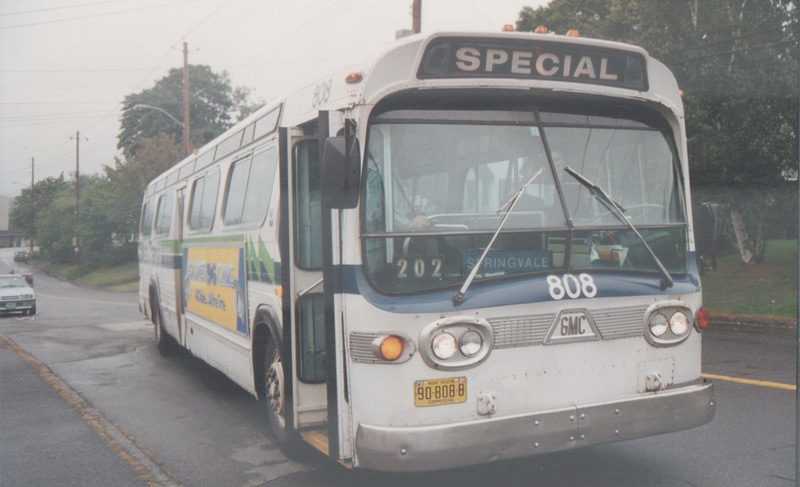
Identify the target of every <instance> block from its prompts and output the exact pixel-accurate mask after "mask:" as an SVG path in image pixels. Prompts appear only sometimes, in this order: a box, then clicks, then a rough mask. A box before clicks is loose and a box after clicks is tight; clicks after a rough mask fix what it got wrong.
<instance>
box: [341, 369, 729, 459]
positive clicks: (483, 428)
mask: <svg viewBox="0 0 800 487" xmlns="http://www.w3.org/2000/svg"><path fill="white" fill-rule="evenodd" d="M715 410H716V403H715V392H714V384H713V383H712V382H710V381H707V380H703V381H701V382H698V383H693V384H691V385H685V386H682V387H677V388H673V389H669V390H665V391H660V392H653V393H646V394H638V395H636V396H632V397H627V398H623V399H620V400H617V401H608V402H603V403H595V404H585V405H579V406H573V407H568V408H564V409H558V410H550V411H542V412H537V413H531V414H521V415H516V416H504V417H488V418H486V419H484V420H476V421H469V422H463V423H455V424H443V425H430V426H412V427H386V426H373V425H367V424H359V426H358V432H357V434H356V462H357V465H358V466H360V467H364V468H368V469H373V470H384V471H424V470H441V469H447V468H453V467H459V466H464V465H474V464H480V463H487V462H493V461H497V460H505V459H509V458H519V457H526V456H532V455H538V454H543V453H552V452H557V451H563V450H568V449H572V448H578V447H584V446H591V445H598V444H603V443H611V442H615V441H622V440H630V439H634V438H642V437H645V436H652V435H658V434H662V433H670V432H674V431H681V430H685V429H690V428H694V427H697V426H700V425H703V424H705V423H708V422H709V421H711V420H712V419H713V418H714V412H715Z"/></svg>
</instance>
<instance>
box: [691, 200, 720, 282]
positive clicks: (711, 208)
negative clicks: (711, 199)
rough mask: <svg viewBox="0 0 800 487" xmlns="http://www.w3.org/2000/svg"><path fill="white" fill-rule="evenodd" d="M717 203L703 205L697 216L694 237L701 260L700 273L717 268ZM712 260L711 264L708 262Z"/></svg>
mask: <svg viewBox="0 0 800 487" xmlns="http://www.w3.org/2000/svg"><path fill="white" fill-rule="evenodd" d="M718 210H719V205H718V204H717V203H703V205H702V206H701V207H700V212H699V214H698V215H696V216H695V219H694V220H695V221H694V224H695V227H694V236H695V244H696V248H697V255H698V256H699V258H700V271H701V272H703V271H705V270H714V269H716V268H717V252H716V246H717V213H718ZM706 258H710V260H711V262H707V261H706Z"/></svg>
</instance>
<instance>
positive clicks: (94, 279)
mask: <svg viewBox="0 0 800 487" xmlns="http://www.w3.org/2000/svg"><path fill="white" fill-rule="evenodd" d="M45 269H46V270H47V271H48V272H50V273H51V274H58V275H60V276H64V277H66V278H67V279H69V280H71V281H75V282H78V283H80V284H84V285H87V286H94V287H103V288H108V289H112V290H115V291H135V290H137V289H138V288H139V263H138V262H127V263H125V264H122V265H119V266H116V267H100V268H95V269H92V268H89V267H85V266H75V265H70V264H55V263H53V264H49V265H47V266H46V267H45Z"/></svg>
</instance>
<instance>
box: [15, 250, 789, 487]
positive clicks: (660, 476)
mask: <svg viewBox="0 0 800 487" xmlns="http://www.w3.org/2000/svg"><path fill="white" fill-rule="evenodd" d="M12 255H13V251H11V250H10V249H0V272H4V266H5V267H6V269H7V268H8V266H14V267H16V268H17V269H18V270H21V269H23V268H27V266H26V265H24V264H16V265H15V264H14V263H13V262H11V260H12ZM33 272H34V276H35V282H36V290H37V293H38V300H39V303H38V311H39V313H38V314H37V316H36V317H35V318H34V319H27V318H15V317H2V318H0V334H1V335H2V337H6V338H7V340H6V341H3V340H2V339H1V338H0V484H2V485H3V486H4V487H7V486H28V485H82V486H84V485H98V486H100V485H124V486H128V485H130V486H139V485H165V486H169V485H183V486H191V487H194V486H198V487H204V486H215V487H216V486H223V485H224V486H269V487H284V486H287V487H289V486H291V487H298V486H329V485H333V486H351V485H354V486H373V485H392V486H393V485H397V486H401V485H402V486H403V487H407V486H409V485H421V486H439V487H440V486H449V485H463V486H478V485H481V486H483V485H486V484H492V485H526V486H529V485H542V486H576V485H592V486H641V485H647V486H684V485H685V486H753V485H759V486H790V485H795V481H794V459H795V410H796V409H795V392H794V391H793V390H791V386H793V384H794V379H795V365H794V364H795V357H796V352H795V335H794V331H793V330H784V329H768V330H767V329H765V328H763V327H756V328H752V329H745V330H741V331H733V330H730V329H714V327H712V329H710V330H708V331H706V332H705V333H706V336H705V340H704V349H703V353H704V372H705V373H707V374H710V375H713V376H715V377H718V378H717V379H715V381H716V384H717V403H718V408H717V415H716V418H715V419H714V421H713V422H711V423H710V424H708V425H705V426H703V427H700V428H698V429H694V430H690V431H685V432H680V433H675V434H669V435H663V436H659V437H654V438H645V439H640V440H635V441H629V442H623V443H618V444H612V445H604V446H598V447H592V448H586V449H583V450H577V451H574V452H569V453H562V454H554V455H545V456H540V457H534V458H529V459H522V460H516V461H507V462H500V463H495V464H489V465H482V466H476V467H471V468H463V469H457V470H451V471H445V472H434V473H424V474H406V475H398V474H391V475H388V474H380V473H374V472H364V471H349V470H345V469H344V468H343V467H340V466H338V465H336V464H333V463H331V462H328V461H327V460H325V459H322V458H321V457H319V456H317V455H316V454H314V452H309V455H308V456H307V457H305V458H302V457H301V458H299V459H294V460H289V459H287V458H286V457H284V456H283V454H282V453H281V452H280V451H279V450H278V449H277V448H276V447H275V446H274V445H273V444H272V443H271V442H270V440H269V438H268V436H267V435H266V432H265V429H264V426H263V425H264V418H263V415H262V414H263V411H262V405H261V404H259V403H258V402H257V401H255V399H253V398H252V397H251V396H250V395H249V394H247V393H246V392H244V391H243V390H241V389H240V388H239V387H238V386H236V385H235V384H233V383H232V382H230V381H229V380H228V379H227V378H225V377H224V376H222V375H221V374H219V373H218V372H216V371H215V370H213V369H212V368H210V367H208V366H207V365H205V364H204V363H202V362H200V361H199V360H196V359H195V358H193V357H191V356H189V355H187V354H178V355H177V356H174V357H170V358H164V357H162V356H161V355H159V353H158V351H157V350H156V348H155V345H154V341H153V336H152V327H151V326H150V325H149V324H148V323H147V322H145V321H144V320H143V319H142V317H141V315H140V314H139V311H138V307H137V306H136V301H135V295H134V294H133V293H115V292H104V291H98V290H94V289H88V288H83V287H79V286H74V285H72V284H70V283H67V282H63V281H60V280H58V279H54V278H51V277H48V276H46V275H44V274H43V273H42V272H40V271H39V270H38V269H33ZM787 387H789V388H787Z"/></svg>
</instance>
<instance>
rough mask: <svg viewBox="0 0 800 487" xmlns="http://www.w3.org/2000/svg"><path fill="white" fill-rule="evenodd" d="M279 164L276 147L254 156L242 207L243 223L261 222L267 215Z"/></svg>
mask: <svg viewBox="0 0 800 487" xmlns="http://www.w3.org/2000/svg"><path fill="white" fill-rule="evenodd" d="M277 166H278V151H277V149H276V148H274V147H273V148H271V149H268V150H266V151H264V152H259V153H258V154H255V155H254V156H253V162H252V164H251V166H250V178H249V179H248V181H247V193H246V196H245V201H244V208H243V209H242V223H260V222H262V221H264V217H265V216H267V207H268V206H269V200H270V198H271V197H272V185H273V183H274V181H275V169H276V167H277Z"/></svg>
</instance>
